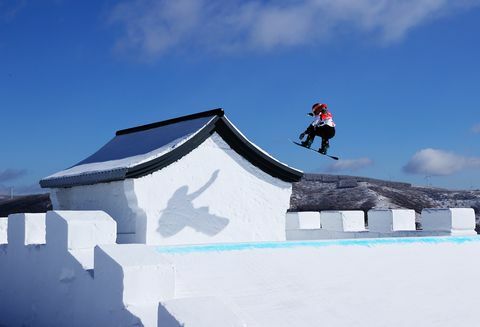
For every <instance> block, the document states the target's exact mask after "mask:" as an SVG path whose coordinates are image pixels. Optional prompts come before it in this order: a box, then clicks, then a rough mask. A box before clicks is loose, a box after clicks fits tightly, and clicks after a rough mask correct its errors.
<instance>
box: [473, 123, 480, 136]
mask: <svg viewBox="0 0 480 327" xmlns="http://www.w3.org/2000/svg"><path fill="white" fill-rule="evenodd" d="M472 132H473V133H475V134H480V123H478V124H476V125H475V126H473V127H472Z"/></svg>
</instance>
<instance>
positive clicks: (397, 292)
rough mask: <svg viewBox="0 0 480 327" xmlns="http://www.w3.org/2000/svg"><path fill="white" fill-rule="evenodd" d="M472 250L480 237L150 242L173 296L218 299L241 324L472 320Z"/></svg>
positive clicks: (475, 297) (476, 296)
mask: <svg viewBox="0 0 480 327" xmlns="http://www.w3.org/2000/svg"><path fill="white" fill-rule="evenodd" d="M479 250H480V238H478V237H473V238H471V237H464V238H454V237H450V238H413V239H377V240H355V241H352V240H344V241H323V242H322V241H316V242H288V243H256V244H255V243H253V244H252V243H247V244H241V243H240V244H232V245H223V246H222V245H218V246H197V247H179V248H170V249H166V248H158V251H159V252H161V253H163V254H164V255H165V256H166V257H167V259H168V260H169V261H171V262H173V265H174V266H175V271H176V278H175V280H176V285H175V286H176V291H175V293H176V297H177V298H196V297H206V296H207V297H213V298H216V299H219V300H220V302H221V303H226V304H227V305H228V306H229V308H230V309H231V310H232V311H233V312H235V313H236V314H237V316H238V317H239V318H240V319H241V320H242V321H244V322H245V324H246V325H247V326H249V327H251V326H255V327H257V326H258V327H259V326H275V327H282V326H285V327H287V326H288V327H291V326H302V327H306V326H312V327H313V326H365V327H367V326H368V327H373V326H378V327H380V326H382V327H383V326H423V327H425V326H438V327H443V326H445V327H446V326H475V325H477V324H478V319H477V317H476V314H475V312H476V308H477V303H478V301H479V300H480V292H479V290H478V287H477V286H476V283H475V280H476V278H477V276H478V274H479V273H480V265H479V264H478V263H477V262H476V260H474V259H473V258H475V257H476V256H477V254H478V251H479ZM200 301H201V300H200ZM187 311H188V310H187ZM178 319H179V320H182V317H178ZM189 326H194V325H189Z"/></svg>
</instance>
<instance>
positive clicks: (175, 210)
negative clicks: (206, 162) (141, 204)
mask: <svg viewBox="0 0 480 327" xmlns="http://www.w3.org/2000/svg"><path fill="white" fill-rule="evenodd" d="M218 173H219V170H216V171H215V172H214V173H213V174H212V176H211V177H210V179H209V180H208V182H207V183H206V184H205V185H203V186H202V187H201V188H199V189H198V190H197V191H195V192H193V193H190V194H188V186H187V185H184V186H182V187H180V188H179V189H178V190H176V191H175V193H174V194H173V196H172V197H171V198H170V200H168V204H167V208H165V209H164V210H162V214H161V216H160V219H159V221H158V228H157V231H158V232H159V233H160V234H161V235H162V236H164V237H171V236H173V235H175V234H177V233H179V232H180V231H181V230H182V229H184V228H185V227H187V226H189V227H191V228H193V229H194V230H195V231H197V232H200V233H203V234H206V235H208V236H214V235H216V234H218V233H219V232H220V231H222V230H223V229H224V228H225V227H226V226H227V225H228V223H229V220H228V219H227V218H224V217H219V216H216V215H214V214H211V213H210V212H209V208H208V207H200V208H195V207H194V206H193V200H195V199H196V198H197V197H198V196H200V195H201V194H202V193H203V192H205V191H206V190H207V189H208V188H209V187H210V186H211V185H212V184H213V183H214V182H215V180H216V179H217V177H218Z"/></svg>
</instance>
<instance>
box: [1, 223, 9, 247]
mask: <svg viewBox="0 0 480 327" xmlns="http://www.w3.org/2000/svg"><path fill="white" fill-rule="evenodd" d="M7 230H8V218H7V217H0V244H6V243H7V239H8V237H7Z"/></svg>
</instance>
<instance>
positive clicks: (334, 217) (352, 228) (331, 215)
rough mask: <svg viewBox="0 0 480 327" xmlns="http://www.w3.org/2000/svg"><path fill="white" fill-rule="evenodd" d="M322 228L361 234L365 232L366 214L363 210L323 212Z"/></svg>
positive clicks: (321, 218)
mask: <svg viewBox="0 0 480 327" xmlns="http://www.w3.org/2000/svg"><path fill="white" fill-rule="evenodd" d="M320 221H321V222H322V228H323V229H326V230H331V231H338V232H361V231H364V230H365V214H364V212H363V211H361V210H345V211H322V212H321V213H320Z"/></svg>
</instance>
